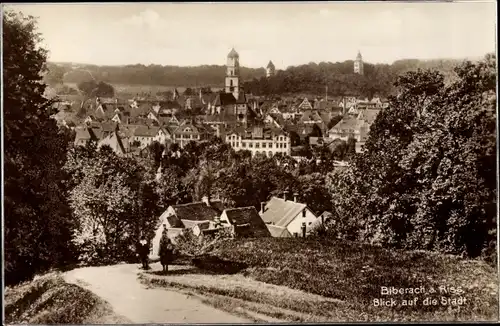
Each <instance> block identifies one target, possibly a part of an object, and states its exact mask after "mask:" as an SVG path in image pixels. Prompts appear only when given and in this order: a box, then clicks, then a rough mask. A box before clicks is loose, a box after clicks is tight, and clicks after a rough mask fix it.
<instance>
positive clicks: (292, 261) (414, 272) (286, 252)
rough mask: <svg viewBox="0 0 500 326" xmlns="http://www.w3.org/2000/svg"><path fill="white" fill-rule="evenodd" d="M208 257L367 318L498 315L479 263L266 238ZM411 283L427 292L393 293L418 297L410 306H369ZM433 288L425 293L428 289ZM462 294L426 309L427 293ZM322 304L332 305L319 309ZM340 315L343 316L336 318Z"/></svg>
mask: <svg viewBox="0 0 500 326" xmlns="http://www.w3.org/2000/svg"><path fill="white" fill-rule="evenodd" d="M212 254H213V255H215V256H217V257H219V258H221V259H224V260H228V261H232V262H238V263H244V264H247V265H248V266H250V268H248V269H246V270H245V271H244V272H243V274H244V276H246V277H247V278H249V279H253V280H256V281H261V282H264V283H268V284H274V285H280V286H286V287H288V288H292V289H297V290H301V291H304V292H308V293H313V294H317V295H321V296H323V297H328V298H335V299H338V300H341V301H342V302H344V305H343V307H342V309H348V310H350V311H353V312H356V318H358V319H357V320H360V321H362V320H369V321H383V320H391V321H454V320H461V321H462V320H464V321H465V320H466V321H491V320H497V319H498V290H497V288H498V283H497V272H496V270H495V269H494V268H493V267H491V266H489V265H488V264H486V263H485V262H482V261H477V260H464V259H459V258H457V257H454V256H446V255H441V254H436V253H429V252H421V251H412V252H408V251H402V250H386V249H383V248H379V247H374V246H370V245H363V244H359V243H350V242H341V241H326V240H321V241H319V240H317V239H285V238H268V239H252V240H226V241H223V242H221V243H219V244H218V246H217V247H216V248H215V249H214V250H213V252H212ZM383 286H393V287H396V288H410V287H411V288H416V287H419V286H423V287H424V288H425V289H426V291H427V293H426V294H420V295H415V294H413V295H410V294H407V295H397V296H392V298H393V299H397V300H398V301H399V302H401V300H402V299H412V298H414V297H415V296H417V297H418V298H419V301H420V304H417V305H416V306H401V305H399V306H397V307H375V306H374V304H373V303H374V299H377V298H381V297H385V298H386V299H388V298H390V297H388V296H382V295H381V287H383ZM443 286H446V287H455V288H461V289H462V290H463V293H462V294H461V295H459V294H452V293H440V291H439V288H440V287H443ZM431 288H434V289H436V290H437V291H436V293H434V294H431V293H429V291H430V289H431ZM460 296H462V297H464V298H466V299H467V301H466V304H464V305H456V306H445V305H442V304H438V305H435V306H434V305H430V306H425V305H423V304H422V301H423V300H424V299H425V298H426V297H430V298H435V299H437V300H438V302H439V301H440V300H441V298H442V297H444V298H452V299H453V298H458V297H460ZM324 309H334V308H333V307H330V306H325V307H324ZM337 317H338V318H339V319H334V320H349V319H343V318H347V317H349V316H340V315H339V316H337Z"/></svg>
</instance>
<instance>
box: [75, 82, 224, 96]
mask: <svg viewBox="0 0 500 326" xmlns="http://www.w3.org/2000/svg"><path fill="white" fill-rule="evenodd" d="M65 85H67V86H69V87H72V88H75V89H77V85H76V83H65ZM111 85H113V87H114V88H115V92H116V95H117V96H119V97H133V96H135V95H136V94H141V93H151V94H152V95H156V93H158V92H166V91H173V90H174V89H175V88H177V91H178V92H179V93H180V94H182V93H183V92H184V91H185V90H186V87H185V86H184V87H183V86H177V87H176V86H163V85H127V84H111ZM221 89H222V88H220V87H212V91H214V92H215V91H219V90H221Z"/></svg>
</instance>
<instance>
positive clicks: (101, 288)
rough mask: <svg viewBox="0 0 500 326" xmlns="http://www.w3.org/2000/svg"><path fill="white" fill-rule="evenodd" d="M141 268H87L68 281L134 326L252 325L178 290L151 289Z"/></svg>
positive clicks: (73, 273)
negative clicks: (181, 325)
mask: <svg viewBox="0 0 500 326" xmlns="http://www.w3.org/2000/svg"><path fill="white" fill-rule="evenodd" d="M172 267H173V268H175V266H172ZM137 272H138V265H135V264H134V265H131V264H120V265H114V266H102V267H85V268H79V269H75V270H72V271H69V272H67V273H65V274H64V278H65V280H66V281H67V282H69V283H74V284H77V285H79V286H82V287H84V288H86V289H88V290H90V291H92V292H94V293H95V294H96V295H98V296H99V297H101V298H102V299H104V300H106V301H107V302H109V303H110V304H111V306H112V307H113V310H114V311H115V312H116V313H117V314H119V315H121V316H123V317H126V318H127V319H129V320H130V321H131V322H133V323H249V322H252V321H250V320H246V319H244V318H241V317H238V316H233V315H231V314H229V313H227V312H224V311H221V310H217V309H215V308H213V307H210V306H207V305H205V304H203V303H202V302H201V301H199V300H198V299H196V298H193V297H189V296H186V295H185V294H181V293H178V292H175V291H169V290H164V289H148V288H146V287H145V286H144V285H142V284H140V283H139V282H138V280H137Z"/></svg>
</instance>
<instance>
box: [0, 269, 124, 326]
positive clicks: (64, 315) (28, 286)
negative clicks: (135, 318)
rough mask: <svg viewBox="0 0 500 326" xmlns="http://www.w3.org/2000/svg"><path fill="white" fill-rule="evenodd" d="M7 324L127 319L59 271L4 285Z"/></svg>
mask: <svg viewBox="0 0 500 326" xmlns="http://www.w3.org/2000/svg"><path fill="white" fill-rule="evenodd" d="M4 304H5V322H6V323H7V324H80V323H81V324H97V323H109V324H111V323H126V322H127V320H126V319H124V318H123V317H120V316H117V315H116V314H115V313H113V311H112V310H111V308H110V306H109V305H108V304H107V303H106V302H105V301H103V300H102V299H100V298H99V297H97V296H95V295H94V294H92V293H91V292H89V291H87V290H85V289H83V288H81V287H79V286H77V285H74V284H68V283H66V282H65V281H64V279H63V277H62V276H61V275H60V274H59V273H56V272H53V273H48V274H45V275H43V276H40V277H38V278H35V280H33V281H31V282H26V283H23V284H20V285H17V286H14V287H7V288H6V289H5V303H4Z"/></svg>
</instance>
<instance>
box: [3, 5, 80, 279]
mask: <svg viewBox="0 0 500 326" xmlns="http://www.w3.org/2000/svg"><path fill="white" fill-rule="evenodd" d="M40 40H41V39H40V35H39V34H37V33H36V21H35V19H34V18H33V17H31V16H28V17H25V16H24V15H23V14H21V13H15V12H12V11H4V13H3V54H4V58H3V60H4V61H3V62H4V65H3V67H4V69H3V80H4V85H3V87H4V89H3V94H4V117H3V118H4V120H3V121H4V145H5V147H4V173H5V179H4V191H5V192H4V210H5V220H4V221H5V224H4V245H5V251H4V253H5V281H6V283H7V284H10V283H15V282H19V281H24V280H27V279H29V278H31V277H32V276H33V275H34V274H36V273H38V272H41V271H44V270H46V269H48V268H50V267H53V266H58V265H61V264H64V263H66V262H69V261H71V258H72V255H73V253H72V251H71V248H72V246H71V245H70V239H71V232H70V230H71V228H72V223H73V222H72V219H71V218H70V211H69V207H68V204H67V202H66V198H65V196H66V188H65V184H64V180H65V178H66V176H65V174H64V172H63V171H62V165H63V164H64V161H65V151H66V147H67V145H68V142H69V139H68V134H66V133H65V132H64V131H59V130H58V128H57V125H56V121H55V120H54V119H51V118H50V107H51V106H52V104H53V103H52V101H50V100H47V99H46V98H45V97H44V96H43V93H44V91H45V85H44V84H43V82H42V77H41V75H42V73H43V72H44V71H45V68H46V66H45V63H46V58H47V51H46V50H44V49H42V48H39V47H38V44H39V42H40ZM52 113H53V112H52Z"/></svg>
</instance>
